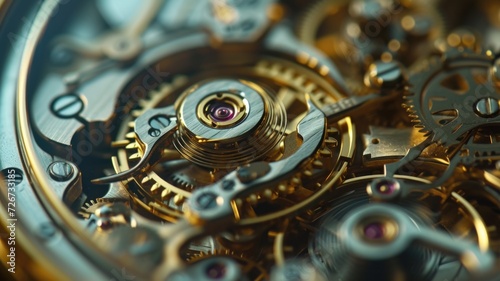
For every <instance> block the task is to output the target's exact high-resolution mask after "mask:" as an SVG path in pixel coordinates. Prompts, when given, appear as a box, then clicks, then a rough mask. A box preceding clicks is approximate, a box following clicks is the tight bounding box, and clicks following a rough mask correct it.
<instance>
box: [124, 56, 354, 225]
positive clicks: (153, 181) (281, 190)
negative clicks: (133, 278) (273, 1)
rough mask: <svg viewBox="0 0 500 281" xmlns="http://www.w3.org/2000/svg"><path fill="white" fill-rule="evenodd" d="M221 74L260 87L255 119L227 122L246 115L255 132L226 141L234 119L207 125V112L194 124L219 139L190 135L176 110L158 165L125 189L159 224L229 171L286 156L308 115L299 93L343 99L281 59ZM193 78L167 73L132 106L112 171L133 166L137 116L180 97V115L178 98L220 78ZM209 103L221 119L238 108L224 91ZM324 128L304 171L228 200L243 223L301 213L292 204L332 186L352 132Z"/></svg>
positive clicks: (138, 151) (137, 151) (339, 126)
mask: <svg viewBox="0 0 500 281" xmlns="http://www.w3.org/2000/svg"><path fill="white" fill-rule="evenodd" d="M224 67H226V68H227V70H224ZM221 69H222V70H221V71H220V72H221V73H220V75H221V76H222V77H234V76H237V77H238V78H241V79H242V80H241V81H248V82H243V83H246V84H247V85H249V86H251V87H257V88H260V89H262V92H261V93H260V94H259V95H260V97H258V99H259V100H262V104H263V106H264V111H263V115H262V116H261V117H258V118H260V120H258V119H255V118H256V117H255V114H262V113H259V111H255V109H254V111H250V112H249V113H248V114H249V115H248V117H244V118H246V119H242V121H237V120H236V121H234V122H236V123H235V126H237V125H238V124H240V123H238V122H247V121H243V120H251V118H253V119H255V120H256V121H257V122H258V123H257V124H258V125H256V126H257V130H253V131H252V130H250V131H248V132H245V130H241V131H240V132H238V135H235V136H232V137H230V138H228V137H227V136H225V135H224V133H223V130H224V126H226V124H229V123H228V122H233V121H226V120H225V119H224V120H216V121H217V122H215V123H212V122H214V120H215V119H214V118H213V116H211V115H210V114H211V113H210V114H208V115H206V116H208V119H203V118H205V117H203V115H202V117H203V118H201V117H200V118H201V119H200V120H202V122H208V123H204V124H205V125H204V126H207V127H214V126H219V127H220V128H216V129H215V131H214V132H217V130H219V131H220V134H219V135H217V134H216V135H214V138H213V139H203V137H202V136H200V135H196V134H193V131H192V130H193V129H192V128H190V126H191V125H190V122H192V120H191V119H189V118H190V117H191V116H183V115H182V114H181V113H180V115H179V116H178V122H179V126H178V130H177V132H176V133H175V134H174V135H173V141H172V144H171V145H168V146H166V147H165V148H164V149H163V152H162V155H161V160H160V161H159V162H158V163H157V164H156V165H154V166H153V167H151V168H150V169H149V170H148V172H147V173H146V174H143V175H138V176H136V177H134V180H133V181H129V182H128V184H127V185H128V187H129V190H130V191H131V192H132V194H134V195H136V196H134V198H135V199H136V202H137V203H139V204H148V205H149V206H153V207H154V208H155V209H156V210H159V211H160V212H159V213H158V215H160V216H161V217H162V218H164V219H166V220H169V221H172V220H176V219H177V218H178V217H179V216H181V215H182V214H183V204H184V202H185V200H186V199H187V198H189V197H190V196H191V192H192V191H193V190H196V189H199V188H203V186H206V185H209V184H212V183H214V182H217V181H219V180H220V179H221V178H223V177H224V176H225V175H227V174H228V173H230V172H231V171H233V170H235V169H236V168H238V167H241V166H244V165H246V164H249V163H252V162H255V161H266V162H273V161H279V160H281V159H286V158H287V157H290V156H292V155H293V154H294V153H295V151H296V150H297V149H298V147H300V145H301V142H302V140H300V138H299V136H298V134H297V132H296V126H297V124H298V123H299V122H300V121H301V120H302V118H303V117H304V115H305V114H306V112H307V105H306V99H307V98H306V93H307V95H309V96H310V98H311V99H312V100H313V101H314V102H315V103H316V104H318V105H323V104H329V103H332V102H335V101H336V100H338V99H339V98H341V97H342V96H341V95H340V94H339V93H338V92H337V91H336V90H335V89H334V88H333V87H332V86H331V85H330V84H328V83H325V82H326V81H325V80H322V79H320V78H319V77H318V76H317V74H315V73H314V72H312V71H309V70H305V69H302V68H301V67H300V66H297V65H295V64H293V63H290V62H287V61H284V60H279V59H267V58H256V60H255V62H248V63H245V64H243V65H239V66H224V65H222V66H221ZM198 71H200V70H198ZM194 77H196V78H190V77H189V76H187V75H177V76H174V77H173V78H172V82H170V83H168V84H165V85H163V86H162V87H161V88H160V89H159V90H157V91H154V92H151V93H150V97H149V98H148V99H146V100H143V101H141V102H140V103H139V104H140V106H141V107H140V108H138V109H136V110H135V111H133V112H132V118H130V119H129V120H130V121H129V122H126V123H128V127H126V128H125V127H124V128H123V129H122V132H121V133H120V134H119V136H121V137H122V138H123V139H118V140H117V141H116V143H118V144H120V145H121V146H122V148H121V149H119V150H118V155H117V160H118V164H119V165H116V167H115V168H116V171H117V172H120V171H123V170H127V169H129V168H130V167H131V166H133V165H135V163H137V161H139V160H140V159H141V158H142V156H143V153H144V152H143V148H142V144H141V142H140V140H138V139H137V137H136V135H135V132H134V122H133V120H134V119H133V118H135V117H136V116H141V115H142V114H144V112H146V111H147V110H148V109H150V108H155V107H159V106H162V105H165V104H168V101H169V100H173V99H174V98H176V97H178V96H181V97H180V98H179V100H180V101H177V103H176V108H177V110H178V111H179V112H182V111H183V108H184V107H183V102H182V100H186V102H189V99H190V98H191V96H192V95H193V94H192V93H191V92H194V95H196V91H198V89H203V87H205V86H203V85H204V84H203V83H212V82H210V81H215V82H214V83H217V81H218V80H217V79H219V78H218V77H217V76H216V77H212V76H208V77H206V76H205V74H203V68H202V70H201V73H200V74H196V75H194ZM201 77H202V78H201ZM204 81H208V82H204ZM198 84H201V85H199V86H198ZM193 85H197V86H193ZM247 95H248V93H247ZM215 98H216V99H217V102H216V103H214V104H216V105H221V104H222V105H224V106H226V105H227V106H226V107H228V110H230V112H229V111H228V112H229V113H228V114H233V113H234V114H236V113H237V112H238V111H234V112H233V108H234V107H233V106H234V105H235V104H238V100H237V98H236V100H235V99H234V98H233V97H231V96H230V94H227V95H226V96H224V95H223V94H221V95H220V96H215ZM205 100H206V99H205ZM205 100H201V101H200V103H204V102H206V103H207V105H203V106H202V107H201V108H208V109H209V108H210V101H208V102H207V101H205ZM243 104H244V103H243ZM239 106H241V105H239ZM224 108H225V107H224ZM266 108H269V109H266ZM238 110H240V109H238ZM200 112H202V113H203V110H202V111H198V113H197V114H199V113H200ZM223 113H225V112H223ZM228 116H229V115H228ZM235 116H236V115H235ZM219 117H220V116H219ZM229 117H231V118H232V116H229ZM220 118H225V117H220ZM234 118H236V117H234ZM206 120H208V121H206ZM210 120H212V121H210ZM228 120H230V119H228ZM219 121H221V122H219ZM222 121H223V122H222ZM202 124H203V123H202ZM242 124H243V123H242ZM325 127H326V128H325V132H326V133H325V134H324V135H323V136H322V138H323V141H322V142H321V144H320V145H319V147H318V148H317V150H316V153H314V154H312V155H311V156H310V157H309V160H308V161H306V162H305V163H304V164H303V169H301V170H299V171H297V172H296V173H294V175H293V176H292V177H291V178H290V179H289V180H285V181H282V182H281V183H279V184H277V185H276V186H275V187H273V188H269V189H265V190H263V191H262V192H258V193H251V194H250V195H247V196H246V197H243V198H239V199H237V200H236V201H235V203H236V205H237V206H238V208H239V209H240V210H241V216H242V223H243V224H248V223H258V222H263V221H267V220H271V219H275V218H277V217H279V216H282V215H286V214H288V213H291V212H294V210H296V209H298V208H302V206H301V205H302V204H299V203H301V202H302V201H304V200H306V202H307V200H314V199H313V197H314V196H315V193H317V192H320V193H321V192H326V191H327V190H328V189H329V188H331V184H332V183H333V182H335V181H336V180H337V179H338V178H339V177H340V175H341V173H339V171H340V170H341V169H342V161H341V159H342V156H344V157H346V158H349V157H350V156H349V155H350V153H352V149H351V148H352V147H353V142H352V141H353V139H352V138H351V135H349V132H351V130H352V128H351V124H350V120H349V119H343V120H342V121H341V122H339V123H331V124H330V123H329V124H326V125H325ZM194 130H196V129H194ZM221 130H222V131H221ZM228 132H229V131H228ZM234 132H236V131H234ZM226 135H227V134H226ZM341 154H343V155H341ZM281 198H282V199H283V200H281ZM278 199H279V200H278ZM266 202H274V203H275V207H273V208H268V207H266V206H267V205H266V204H267V203H266ZM304 205H305V203H304Z"/></svg>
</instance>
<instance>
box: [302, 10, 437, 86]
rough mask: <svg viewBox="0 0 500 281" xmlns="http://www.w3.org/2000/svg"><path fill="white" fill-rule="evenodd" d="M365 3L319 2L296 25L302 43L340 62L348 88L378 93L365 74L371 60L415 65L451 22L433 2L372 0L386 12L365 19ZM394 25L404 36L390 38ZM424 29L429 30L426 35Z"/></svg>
mask: <svg viewBox="0 0 500 281" xmlns="http://www.w3.org/2000/svg"><path fill="white" fill-rule="evenodd" d="M362 2H363V1H348V0H319V1H316V2H314V3H313V4H311V5H310V6H309V7H308V8H307V9H306V11H305V12H304V13H303V15H302V18H301V20H300V21H299V23H298V26H297V28H296V33H297V36H298V37H299V39H300V40H301V41H303V42H305V43H307V44H309V45H311V46H315V47H316V48H318V49H319V50H321V51H322V52H323V53H324V54H326V55H327V56H328V57H330V58H331V59H332V60H333V61H334V62H335V64H336V66H337V67H339V70H340V72H341V73H342V74H343V77H344V79H345V83H346V86H347V88H348V89H349V90H350V91H351V92H352V93H354V94H357V95H365V94H368V93H370V92H371V91H373V90H370V88H369V87H368V85H365V84H364V83H363V75H364V74H365V72H366V70H367V69H368V66H369V65H370V64H371V63H373V62H374V61H377V60H382V61H384V62H388V61H392V60H394V59H395V60H401V62H402V63H403V64H404V65H405V66H406V67H410V66H411V65H412V64H414V63H415V62H418V58H420V57H423V56H422V53H423V54H428V53H430V51H431V50H433V48H434V46H432V43H433V42H434V41H435V40H437V39H438V38H441V37H442V35H443V34H444V32H445V22H444V20H443V18H442V16H441V15H440V14H439V12H438V10H437V7H435V6H436V5H435V4H433V3H431V2H428V3H427V2H423V1H422V3H421V2H420V1H394V3H393V1H383V0H380V1H371V2H372V3H373V5H375V4H377V5H380V13H381V14H380V15H378V17H376V18H369V17H370V16H374V15H369V16H368V18H364V16H367V15H366V14H363V12H360V11H358V10H362V9H366V8H362V7H361V6H362V4H363V3H362ZM398 4H399V5H400V6H398ZM353 11H358V12H357V13H360V14H359V15H358V16H357V17H358V18H359V19H358V18H356V17H353V16H352V13H353ZM372 13H373V12H372ZM420 18H421V19H422V20H421V24H420V25H419V24H418V20H419V19H420ZM426 20H430V22H427V21H426ZM388 26H393V27H394V28H393V29H398V30H401V32H400V34H404V37H403V38H394V36H387V34H385V33H388V32H389V31H387V30H385V29H388ZM421 27H423V29H422V30H419V28H421ZM426 28H427V29H426ZM423 30H427V32H424V33H422V34H421V32H423ZM392 32H393V33H394V31H392ZM372 33H373V34H372ZM384 34H385V35H384ZM385 37H387V38H385ZM424 37H425V38H424ZM414 41H415V42H414ZM410 46H411V48H410ZM353 65H354V66H353Z"/></svg>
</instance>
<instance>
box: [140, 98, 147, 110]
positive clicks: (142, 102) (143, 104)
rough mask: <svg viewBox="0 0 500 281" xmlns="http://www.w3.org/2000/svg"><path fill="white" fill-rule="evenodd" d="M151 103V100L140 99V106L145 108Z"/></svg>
mask: <svg viewBox="0 0 500 281" xmlns="http://www.w3.org/2000/svg"><path fill="white" fill-rule="evenodd" d="M148 105H149V100H142V99H141V100H139V106H140V107H142V108H145V107H147V106H148Z"/></svg>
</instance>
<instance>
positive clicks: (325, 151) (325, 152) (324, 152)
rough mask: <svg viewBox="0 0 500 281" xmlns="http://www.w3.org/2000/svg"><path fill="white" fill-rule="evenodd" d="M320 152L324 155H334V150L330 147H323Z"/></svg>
mask: <svg viewBox="0 0 500 281" xmlns="http://www.w3.org/2000/svg"><path fill="white" fill-rule="evenodd" d="M319 154H320V155H321V156H324V157H331V156H332V151H331V150H330V149H328V148H323V149H321V150H320V151H319Z"/></svg>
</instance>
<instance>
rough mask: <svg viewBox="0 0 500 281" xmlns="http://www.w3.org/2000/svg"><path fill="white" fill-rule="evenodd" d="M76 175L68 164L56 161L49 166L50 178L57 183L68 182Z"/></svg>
mask: <svg viewBox="0 0 500 281" xmlns="http://www.w3.org/2000/svg"><path fill="white" fill-rule="evenodd" d="M74 173H75V170H74V168H73V166H71V164H69V163H68V162H64V161H56V162H54V163H52V164H50V166H49V174H50V177H51V178H52V179H54V180H56V181H67V180H69V179H70V178H71V177H72V176H73V174H74Z"/></svg>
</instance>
